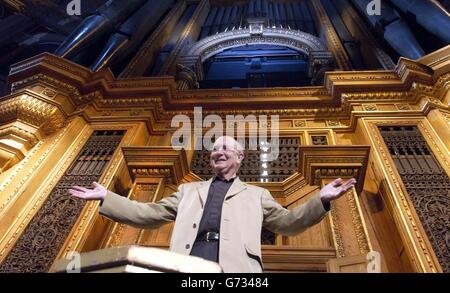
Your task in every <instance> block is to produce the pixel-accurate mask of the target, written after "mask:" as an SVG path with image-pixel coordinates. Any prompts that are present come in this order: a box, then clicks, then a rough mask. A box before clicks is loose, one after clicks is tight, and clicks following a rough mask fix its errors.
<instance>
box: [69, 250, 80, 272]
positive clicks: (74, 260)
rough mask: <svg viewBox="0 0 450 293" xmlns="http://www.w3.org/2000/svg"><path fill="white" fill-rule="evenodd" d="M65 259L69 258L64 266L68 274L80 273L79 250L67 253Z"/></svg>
mask: <svg viewBox="0 0 450 293" xmlns="http://www.w3.org/2000/svg"><path fill="white" fill-rule="evenodd" d="M66 259H68V260H70V261H69V263H68V264H67V266H66V272H67V273H69V274H79V273H81V255H80V253H79V252H76V251H71V252H69V253H68V254H67V256H66Z"/></svg>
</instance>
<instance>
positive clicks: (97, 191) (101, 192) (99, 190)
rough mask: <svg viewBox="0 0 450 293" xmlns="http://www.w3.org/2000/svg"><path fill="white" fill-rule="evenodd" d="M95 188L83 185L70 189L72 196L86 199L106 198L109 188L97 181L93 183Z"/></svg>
mask: <svg viewBox="0 0 450 293" xmlns="http://www.w3.org/2000/svg"><path fill="white" fill-rule="evenodd" d="M92 184H93V185H94V186H95V188H94V189H87V188H84V187H81V186H72V187H71V188H70V189H69V190H68V191H69V194H70V195H71V196H74V197H78V198H81V199H85V200H104V199H105V196H106V193H107V192H108V190H107V189H106V188H105V187H103V186H102V185H100V184H98V183H97V182H93V183H92Z"/></svg>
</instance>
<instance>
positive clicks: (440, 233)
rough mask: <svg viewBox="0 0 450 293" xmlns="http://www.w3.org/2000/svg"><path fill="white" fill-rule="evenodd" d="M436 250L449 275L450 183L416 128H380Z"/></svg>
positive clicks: (443, 267) (443, 268) (444, 269)
mask: <svg viewBox="0 0 450 293" xmlns="http://www.w3.org/2000/svg"><path fill="white" fill-rule="evenodd" d="M379 129H380V132H381V135H382V137H383V138H384V141H385V143H386V145H387V148H388V150H389V153H390V154H391V156H392V159H393V161H394V163H395V165H396V167H397V170H398V173H399V174H400V176H401V178H402V181H403V184H404V186H405V188H406V191H407V192H408V194H409V197H410V199H411V201H412V203H413V205H414V208H415V210H416V212H417V215H418V216H419V218H420V220H421V222H422V226H423V228H424V229H425V232H426V234H427V236H428V239H429V240H430V242H431V245H432V246H433V250H434V252H435V254H436V256H437V258H438V260H439V262H440V264H441V266H442V270H443V271H444V272H446V273H449V272H450V179H449V177H448V175H447V174H446V172H445V171H444V169H443V168H442V167H441V165H440V164H439V161H438V160H437V159H436V157H435V156H434V155H433V153H432V152H431V150H430V148H429V147H428V145H427V143H426V141H425V140H424V138H423V137H422V135H421V134H420V132H419V130H418V128H417V127H415V126H403V127H386V126H382V127H380V128H379Z"/></svg>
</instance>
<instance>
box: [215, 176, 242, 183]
mask: <svg viewBox="0 0 450 293" xmlns="http://www.w3.org/2000/svg"><path fill="white" fill-rule="evenodd" d="M236 178H238V176H237V175H235V176H234V177H231V178H230V179H228V180H227V179H222V178H220V177H219V176H217V175H214V177H213V180H212V182H214V181H216V180H220V181H223V182H234V180H235V179H236Z"/></svg>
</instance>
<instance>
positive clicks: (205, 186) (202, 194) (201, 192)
mask: <svg viewBox="0 0 450 293" xmlns="http://www.w3.org/2000/svg"><path fill="white" fill-rule="evenodd" d="M213 178H214V177H212V178H211V179H209V180H208V181H204V182H202V184H201V186H199V187H198V188H197V191H198V197H199V200H200V204H201V205H202V208H204V207H205V203H206V198H207V197H208V191H209V187H210V186H211V182H212V180H213Z"/></svg>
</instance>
